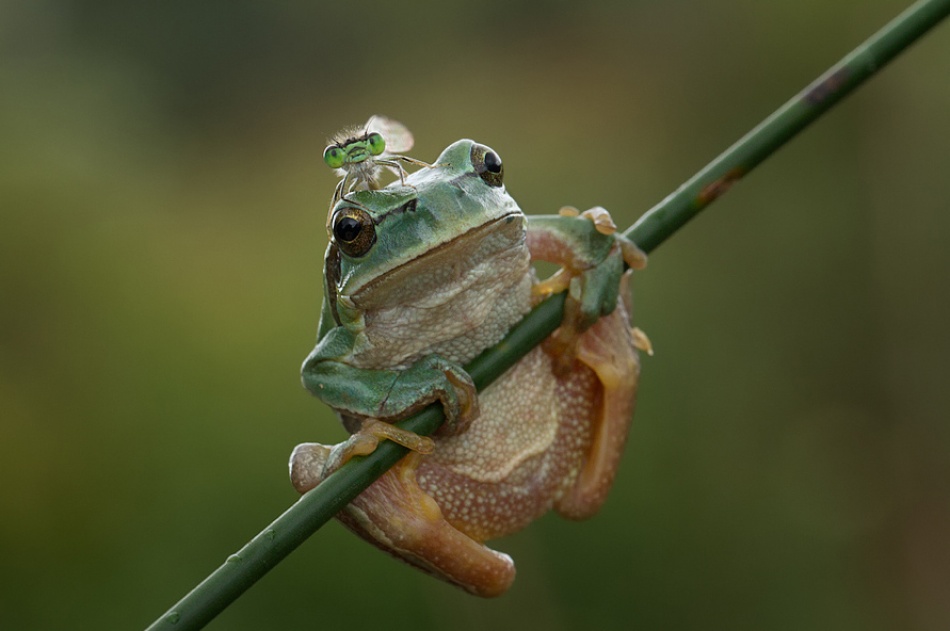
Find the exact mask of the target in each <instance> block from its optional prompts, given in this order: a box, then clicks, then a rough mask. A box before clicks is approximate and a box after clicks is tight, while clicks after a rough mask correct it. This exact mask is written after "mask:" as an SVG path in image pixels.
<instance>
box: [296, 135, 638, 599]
mask: <svg viewBox="0 0 950 631" xmlns="http://www.w3.org/2000/svg"><path fill="white" fill-rule="evenodd" d="M328 229H329V232H330V243H329V246H328V248H327V252H326V261H325V270H324V272H325V274H324V292H325V293H324V301H323V308H322V313H321V318H320V324H319V330H318V342H317V345H316V347H315V348H314V350H313V351H312V352H311V353H310V355H309V356H308V357H307V358H306V360H305V361H304V364H303V369H302V379H303V383H304V386H305V387H306V388H307V389H308V390H309V391H310V392H312V393H313V394H314V395H316V396H317V397H319V398H320V399H321V400H323V401H324V402H326V403H327V404H328V405H330V407H332V408H333V409H334V410H335V411H336V412H337V413H338V415H339V417H340V419H341V420H342V422H343V425H344V427H345V428H346V429H347V431H348V432H349V433H350V434H351V436H350V438H349V439H347V440H346V441H344V442H343V443H340V444H339V445H335V446H327V445H321V444H318V443H305V444H302V445H298V446H297V447H296V449H294V452H293V454H292V455H291V460H290V469H291V480H292V482H293V484H294V486H295V488H296V489H297V490H298V491H299V492H300V493H305V492H306V491H308V490H310V489H312V488H314V487H315V486H316V485H318V484H319V483H320V482H321V480H323V479H324V478H325V477H326V476H327V475H329V474H330V473H331V472H332V471H334V470H336V469H337V468H338V467H339V466H340V465H342V464H343V463H344V462H346V461H347V460H348V459H349V458H351V457H353V456H354V455H362V454H367V453H370V452H372V451H373V450H374V449H375V447H376V445H377V444H378V442H379V441H380V440H383V439H385V440H393V441H395V442H398V443H399V444H402V445H404V446H406V447H408V448H409V449H410V450H411V451H410V452H409V454H408V455H407V456H406V457H405V458H403V459H402V460H401V461H400V462H399V463H397V464H396V466H394V467H393V468H392V469H390V470H389V471H388V472H387V473H385V474H384V475H383V476H382V477H381V478H380V479H379V480H377V481H376V482H375V483H373V484H372V485H371V486H370V487H369V488H368V489H367V490H366V491H364V492H363V493H362V494H361V495H360V496H359V497H358V498H357V499H356V500H354V501H353V502H352V503H351V504H350V505H349V506H348V507H347V508H346V509H344V510H343V511H342V512H341V513H340V514H339V515H338V517H339V519H340V520H341V521H342V522H343V523H344V524H345V525H346V526H347V527H348V528H349V529H351V530H353V531H354V532H356V533H357V534H359V535H360V536H362V537H363V538H365V539H367V540H369V541H370V542H371V543H373V544H375V545H376V546H378V547H380V548H382V549H383V550H386V551H388V552H390V553H391V554H393V555H395V556H396V557H398V558H401V559H403V560H405V561H407V562H408V563H410V564H412V565H414V566H416V567H418V568H420V569H422V570H424V571H425V572H428V573H429V574H432V575H434V576H437V577H439V578H442V579H444V580H446V581H449V582H450V583H453V584H455V585H457V586H459V587H461V588H463V589H465V590H467V591H469V592H471V593H473V594H476V595H480V596H497V595H499V594H501V593H503V592H504V591H505V590H507V589H508V587H509V586H510V585H511V583H512V581H513V580H514V576H515V567H514V563H513V562H512V560H511V558H510V557H509V556H508V555H506V554H503V553H500V552H497V551H495V550H492V549H491V548H489V547H487V546H486V545H485V544H484V542H485V541H487V540H489V539H494V538H497V537H501V536H504V535H507V534H510V533H513V532H515V531H518V530H520V529H522V528H524V527H525V526H527V525H528V524H529V523H530V522H532V521H533V520H535V519H537V518H538V517H540V516H541V515H542V514H544V513H545V512H547V511H549V510H551V509H554V510H556V511H557V512H558V513H560V514H561V515H563V516H565V517H568V518H571V519H584V518H586V517H589V516H591V515H593V514H594V513H595V512H596V511H597V510H598V509H599V507H600V506H601V504H602V503H603V501H604V499H605V497H606V494H607V491H608V490H609V488H610V486H611V484H612V482H613V479H614V474H615V472H616V469H617V465H618V462H619V459H620V455H621V452H622V449H623V446H624V442H625V440H626V437H627V432H628V429H629V426H630V421H631V416H632V414H633V408H634V400H635V395H636V390H637V381H638V376H639V360H638V354H637V349H638V348H640V349H641V350H648V343H647V340H646V338H645V336H643V335H642V334H641V333H640V332H639V331H638V330H637V329H632V328H631V326H630V323H629V304H628V303H629V301H628V291H627V279H628V276H629V273H627V274H625V273H624V263H626V264H627V266H629V267H630V268H633V269H640V268H642V267H643V266H644V265H645V263H646V257H645V255H644V254H643V253H642V252H641V251H640V250H639V249H638V248H637V247H636V246H635V245H634V244H633V243H632V242H630V241H628V240H627V239H625V238H624V237H623V236H622V235H620V234H619V233H618V232H617V231H616V226H615V225H614V224H613V221H612V220H611V219H610V215H609V214H608V213H607V211H605V210H603V209H602V208H595V209H591V210H588V211H585V212H583V213H578V212H577V211H576V210H574V209H562V211H561V212H560V213H559V214H557V215H548V216H531V217H526V216H525V214H524V213H523V212H522V211H521V209H520V208H519V206H518V204H517V203H516V202H515V200H514V199H513V198H512V197H511V196H510V195H509V194H508V193H507V191H506V189H505V185H504V167H503V165H502V161H501V158H500V157H499V156H498V154H497V153H495V152H494V151H493V150H491V149H490V148H488V147H486V146H484V145H481V144H478V143H476V142H474V141H471V140H460V141H458V142H455V143H453V144H452V145H450V146H449V147H448V148H447V149H445V151H443V152H442V154H441V155H440V156H439V158H438V159H437V160H436V161H435V163H433V165H432V166H431V167H428V168H425V169H421V170H419V171H417V172H415V173H413V174H412V175H410V176H408V177H406V178H405V180H404V181H401V182H396V183H394V184H391V185H389V186H388V187H386V188H383V189H380V190H373V191H356V192H352V193H350V194H348V195H346V196H345V197H343V198H341V199H340V200H339V201H338V202H337V203H336V204H335V205H334V206H333V207H332V208H331V209H330V218H329V223H328ZM535 260H544V261H550V262H553V263H555V264H558V265H560V266H561V267H560V269H559V271H558V272H557V273H555V274H554V275H553V276H552V277H551V278H549V279H547V280H544V281H538V279H537V277H536V274H535V272H534V269H533V266H532V261H535ZM562 290H567V292H568V295H567V299H566V301H565V315H564V319H563V321H562V324H561V326H560V328H559V329H558V330H557V331H556V332H555V333H553V334H552V335H551V336H550V337H549V338H548V339H547V340H546V341H545V342H544V343H543V344H542V345H541V346H539V347H537V348H535V349H534V350H532V351H531V352H529V353H528V354H527V355H526V356H525V357H524V358H523V359H521V360H520V361H519V362H518V363H517V364H516V365H515V366H513V367H512V368H511V369H509V370H508V371H507V372H506V373H505V374H504V375H502V376H501V377H499V378H498V379H497V380H496V381H495V382H494V383H493V384H491V385H490V386H489V387H487V388H485V389H484V390H483V391H482V392H481V393H476V390H475V387H474V385H473V383H472V379H471V377H470V376H469V375H468V373H466V372H465V370H464V368H463V366H464V365H465V364H466V363H467V362H469V361H470V360H471V359H473V358H474V357H476V356H477V355H478V354H480V353H481V352H482V351H483V350H484V349H486V348H488V347H491V346H493V345H495V344H496V343H497V342H499V341H500V340H501V339H502V337H503V336H504V335H505V334H506V332H507V331H508V330H509V329H510V328H511V327H512V325H514V324H515V323H517V322H518V321H519V320H520V319H521V318H522V317H523V316H524V315H525V314H526V313H527V312H528V311H529V310H530V309H531V308H532V306H534V305H535V304H537V302H539V301H540V300H541V299H543V298H544V297H546V296H547V295H550V294H551V293H553V292H557V291H562ZM436 402H437V403H438V404H439V405H441V406H442V409H443V411H444V413H445V419H446V420H445V423H444V424H443V425H442V427H441V428H440V429H439V430H438V431H437V432H436V433H435V434H433V436H432V437H424V436H419V435H416V434H414V433H412V432H409V431H406V430H402V429H400V428H398V427H396V426H394V425H393V424H392V423H393V422H395V421H398V420H400V419H403V418H405V417H407V416H409V415H411V414H413V413H414V412H416V411H418V410H419V409H421V408H422V407H425V406H426V405H429V404H430V403H436Z"/></svg>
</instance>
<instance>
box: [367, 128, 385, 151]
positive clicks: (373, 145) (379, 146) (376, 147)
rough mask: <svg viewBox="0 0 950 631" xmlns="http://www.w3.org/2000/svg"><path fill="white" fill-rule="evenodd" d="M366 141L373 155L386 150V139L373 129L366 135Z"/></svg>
mask: <svg viewBox="0 0 950 631" xmlns="http://www.w3.org/2000/svg"><path fill="white" fill-rule="evenodd" d="M366 142H368V143H369V152H370V153H371V154H373V155H374V156H378V155H379V154H381V153H382V152H384V151H386V141H385V140H384V139H383V137H382V136H381V135H380V134H379V133H377V132H375V131H374V132H373V133H371V134H370V135H369V136H367V137H366Z"/></svg>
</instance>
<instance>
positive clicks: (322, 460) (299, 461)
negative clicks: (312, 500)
mask: <svg viewBox="0 0 950 631" xmlns="http://www.w3.org/2000/svg"><path fill="white" fill-rule="evenodd" d="M330 451H331V448H330V447H328V446H327V445H321V444H320V443H303V444H300V445H297V446H296V447H294V451H293V453H291V454H290V482H291V483H292V484H293V485H294V488H295V489H297V492H298V493H300V494H303V493H306V492H307V491H309V490H310V489H312V488H314V487H315V486H317V485H318V484H320V482H322V481H323V468H324V466H325V465H326V462H327V459H328V458H329V456H330Z"/></svg>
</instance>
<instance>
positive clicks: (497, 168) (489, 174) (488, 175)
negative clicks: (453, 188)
mask: <svg viewBox="0 0 950 631" xmlns="http://www.w3.org/2000/svg"><path fill="white" fill-rule="evenodd" d="M472 166H473V167H475V173H478V177H480V178H482V180H484V181H485V183H486V184H488V185H489V186H495V187H498V186H501V184H502V180H503V179H504V177H505V167H504V166H503V165H502V164H501V158H499V157H498V154H497V153H495V152H494V151H492V150H491V149H490V148H488V147H486V146H485V145H472Z"/></svg>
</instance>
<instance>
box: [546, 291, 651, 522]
mask: <svg viewBox="0 0 950 631" xmlns="http://www.w3.org/2000/svg"><path fill="white" fill-rule="evenodd" d="M624 282H626V278H625V279H624ZM624 289H625V288H624ZM577 359H578V360H580V361H581V362H582V363H584V364H586V365H587V366H589V367H590V368H591V369H592V370H593V371H594V373H595V374H596V375H597V379H598V381H599V382H600V385H601V387H602V388H603V397H602V405H601V407H600V409H599V410H596V411H595V412H594V418H593V419H592V424H591V432H592V434H593V436H592V443H591V447H590V452H589V453H588V454H587V457H586V458H585V460H584V464H583V468H582V469H581V471H580V473H579V474H578V478H577V481H576V482H575V483H574V486H573V487H572V488H570V489H568V491H567V493H565V495H564V496H563V497H562V498H561V499H560V500H559V501H558V502H557V504H556V505H555V508H556V509H557V511H558V512H559V513H561V514H562V515H564V516H565V517H568V518H571V519H585V518H587V517H590V516H591V515H593V514H594V513H596V512H597V510H598V509H599V508H600V506H601V504H603V502H604V500H605V499H606V497H607V492H608V491H609V490H610V486H611V485H612V484H613V480H614V475H615V474H616V472H617V465H618V464H619V461H620V456H621V455H622V453H623V447H624V443H626V440H627V432H628V431H629V429H630V421H631V417H632V416H633V407H634V400H635V397H636V390H637V378H638V376H639V372H640V364H639V360H638V359H637V354H636V350H635V349H634V346H633V340H632V337H631V334H630V327H629V325H628V316H627V310H626V309H625V308H624V305H623V302H622V301H621V303H620V304H618V306H617V309H616V310H614V312H613V313H611V314H610V315H609V316H606V317H603V318H600V319H599V320H598V321H597V322H596V323H595V324H594V326H592V327H591V328H590V329H588V330H587V331H585V332H584V334H583V335H582V336H581V339H580V345H579V347H578V352H577Z"/></svg>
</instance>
